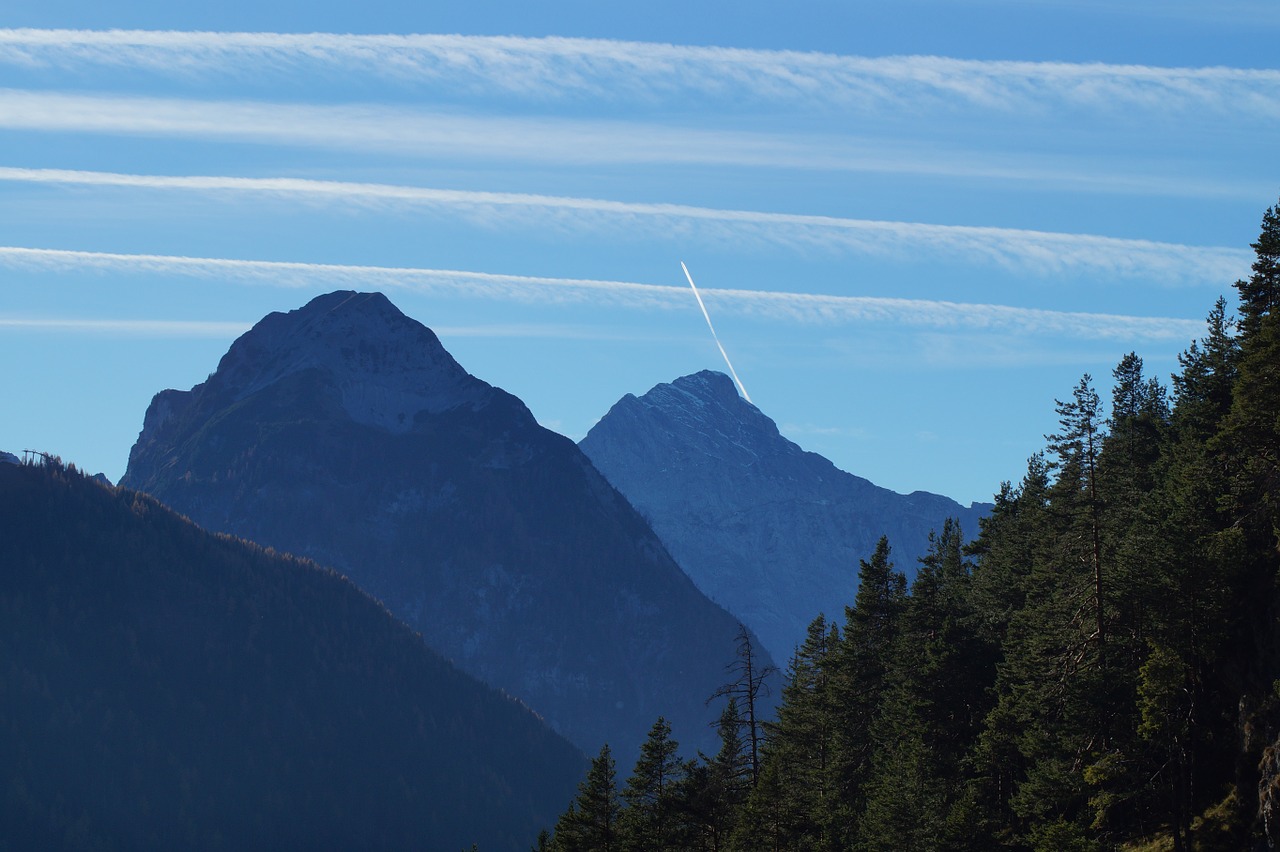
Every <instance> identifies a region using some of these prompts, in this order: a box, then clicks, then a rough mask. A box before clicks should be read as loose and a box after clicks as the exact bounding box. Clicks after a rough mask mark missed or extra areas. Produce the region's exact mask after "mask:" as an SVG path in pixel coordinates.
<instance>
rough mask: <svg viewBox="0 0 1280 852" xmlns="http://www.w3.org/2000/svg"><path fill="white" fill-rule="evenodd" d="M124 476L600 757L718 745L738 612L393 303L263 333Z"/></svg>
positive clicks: (174, 415) (177, 399)
mask: <svg viewBox="0 0 1280 852" xmlns="http://www.w3.org/2000/svg"><path fill="white" fill-rule="evenodd" d="M352 314H356V316H354V317H353V316H351V315H352ZM260 326H261V327H260ZM300 342H301V343H300ZM302 344H305V345H302ZM300 345H301V349H300V348H299V347H300ZM384 347H385V348H387V349H388V350H389V351H390V353H391V354H390V355H387V354H385V353H382V352H381V351H380V350H381V349H382V348H384ZM308 348H310V349H312V350H316V351H308ZM415 351H422V352H424V353H425V355H426V357H427V360H428V361H429V363H428V364H427V365H426V366H425V367H423V368H422V369H421V370H419V369H416V366H417V365H416V363H415V362H414V361H413V359H412V356H413V354H414V353H415ZM401 355H403V356H404V357H405V358H408V359H409V360H408V361H407V362H405V361H402V360H400V356H401ZM368 371H372V373H373V380H374V383H375V384H377V383H378V382H381V384H382V386H383V387H385V388H387V389H388V392H387V393H386V394H382V395H381V396H379V397H378V399H379V400H382V399H388V400H392V401H394V403H395V405H393V406H390V407H388V406H384V405H381V404H379V405H377V406H375V407H374V414H376V415H377V416H376V417H375V416H365V415H368V414H369V411H368V410H367V409H360V410H359V411H357V412H356V414H355V415H353V414H352V412H351V411H350V407H351V406H352V405H354V404H355V402H353V400H357V401H362V400H363V399H364V398H363V397H358V396H357V395H354V394H353V393H351V392H350V391H349V390H347V389H346V388H348V387H349V386H350V385H352V384H353V382H358V380H359V379H360V377H361V376H362V375H364V374H365V373H366V372H368ZM437 377H443V381H444V391H443V392H437V390H438V389H436V388H435V387H434V386H432V385H431V384H430V383H431V382H432V381H434V380H435V379H436V378H437ZM418 382H426V384H425V385H423V384H419V383H418ZM362 421H363V422H362ZM122 482H123V483H125V484H127V485H129V486H131V487H138V488H141V489H142V490H146V491H148V492H149V493H152V494H155V495H156V496H157V497H159V498H160V499H161V500H163V501H164V502H166V503H168V504H169V505H171V506H174V507H175V508H176V509H178V510H179V511H181V512H183V513H185V514H187V515H189V516H191V517H192V518H193V519H195V520H197V522H199V523H201V524H203V525H205V526H207V527H209V528H211V529H215V530H219V531H225V532H230V533H233V534H236V535H239V536H242V537H244V538H248V539H250V540H253V541H257V542H259V543H261V544H264V545H270V546H273V547H276V548H277V549H281V550H286V551H288V552H294V553H299V554H301V555H304V556H307V557H309V558H313V559H316V560H317V561H320V562H322V563H324V564H328V565H333V566H334V567H336V568H338V569H339V570H341V571H342V572H343V573H345V574H347V575H348V576H350V577H352V579H353V580H355V581H356V582H357V583H358V584H359V585H360V586H361V587H362V588H364V589H366V590H367V591H369V592H370V593H372V594H373V595H375V596H376V597H378V598H379V599H380V600H382V601H383V602H384V603H385V604H386V605H387V606H388V607H389V608H390V609H391V610H392V611H393V612H394V613H395V614H396V615H397V616H398V617H400V618H402V619H404V620H405V621H406V622H407V623H409V624H410V625H411V626H412V627H413V628H414V629H415V630H418V631H420V632H421V633H422V635H423V637H424V639H425V640H426V641H427V642H428V644H429V645H431V646H432V647H433V648H435V649H436V650H438V651H440V652H441V653H443V654H445V655H446V656H447V657H449V658H450V659H453V660H454V661H455V662H457V663H458V664H459V665H460V666H462V667H463V668H464V669H465V670H467V671H468V672H470V673H472V674H474V675H475V676H477V677H479V678H480V679H481V680H484V681H485V682H487V683H490V684H492V685H495V686H498V687H501V688H503V689H506V690H507V691H509V692H510V693H511V694H513V695H515V696H517V697H519V698H521V699H522V700H524V701H526V703H528V704H529V705H530V706H531V707H533V708H534V709H535V710H536V711H537V712H539V713H540V714H542V715H543V716H544V717H546V718H547V719H548V721H550V722H551V724H552V725H553V726H554V727H555V728H556V729H557V730H559V731H561V732H562V733H564V734H566V735H567V736H569V738H570V739H571V740H572V741H573V742H575V744H577V745H578V746H579V747H580V748H582V749H583V750H584V751H587V752H588V753H592V752H594V751H596V750H598V748H599V746H600V745H601V744H603V743H604V742H606V741H608V742H610V743H611V745H613V746H614V749H615V752H616V753H619V754H624V753H625V751H626V750H627V749H631V748H634V747H636V746H638V744H639V742H640V740H641V739H642V738H643V736H644V733H645V731H647V730H648V728H649V726H650V725H651V724H652V722H653V719H655V718H657V716H658V715H663V714H665V715H667V716H668V718H670V719H671V720H672V722H673V724H675V725H676V726H677V728H678V730H679V731H680V736H681V739H682V740H685V741H687V742H688V743H689V744H690V745H691V746H694V747H698V746H701V745H707V746H710V745H711V733H710V728H709V727H708V726H707V723H709V722H710V721H713V719H714V712H715V711H714V709H709V708H708V707H706V705H705V699H706V698H707V697H708V696H710V695H711V694H712V692H714V691H715V689H716V688H717V687H718V686H720V685H721V683H722V681H723V680H724V679H725V678H726V675H725V672H724V666H725V665H726V664H728V663H729V662H731V661H732V659H733V654H734V647H735V645H734V636H735V635H736V632H737V624H736V622H735V621H734V619H732V618H731V617H730V616H729V614H728V613H726V612H724V610H723V609H722V608H721V607H719V606H718V605H716V604H713V603H712V602H711V601H709V600H707V599H706V598H705V596H704V595H703V594H702V593H701V592H699V591H698V589H697V588H696V586H695V584H694V583H693V582H692V581H691V580H690V579H689V578H688V577H687V576H685V574H684V573H683V572H682V571H681V570H680V568H679V567H678V566H677V565H676V564H675V563H674V562H673V561H672V560H671V558H670V556H669V555H668V553H667V551H666V548H665V547H664V546H663V545H662V543H661V541H660V540H659V539H658V538H657V537H656V536H655V535H654V534H653V532H652V531H651V530H650V529H649V527H648V524H647V523H646V522H645V521H644V520H643V518H641V517H640V515H639V514H638V513H636V512H635V510H634V509H633V508H632V506H631V505H630V503H628V502H627V501H626V499H625V498H623V497H622V495H620V494H619V493H618V492H617V491H616V490H615V489H614V488H613V486H611V485H610V484H609V483H608V482H607V481H606V480H605V479H604V477H602V476H601V475H600V474H599V472H598V471H597V470H596V469H595V467H594V466H593V465H592V464H591V462H590V461H589V460H588V459H587V458H586V456H584V455H583V454H582V452H581V451H580V450H579V449H578V448H577V446H576V445H575V444H574V443H573V442H572V441H571V440H569V439H568V438H565V437H564V436H561V435H557V434H555V433H553V432H550V431H549V430H546V429H544V428H542V427H541V426H539V425H538V424H537V423H536V421H535V420H534V418H533V416H532V414H531V413H530V412H529V411H528V409H527V407H525V406H524V404H523V403H522V402H521V401H520V400H519V399H518V398H516V397H514V396H512V395H511V394H509V393H507V392H505V391H503V390H501V389H498V388H494V387H492V386H491V385H489V384H487V383H485V382H483V381H481V380H479V379H476V378H474V377H472V376H470V375H469V374H467V373H466V371H465V370H464V369H463V368H462V367H461V366H460V365H457V364H456V362H454V361H453V359H452V357H451V356H448V353H447V352H445V350H444V348H443V347H442V346H439V342H438V339H437V338H436V337H435V335H434V334H431V333H430V332H429V330H427V329H426V327H425V326H422V325H421V324H419V323H417V322H416V321H415V320H412V319H409V318H407V317H404V315H403V314H401V313H400V312H399V311H398V310H397V309H396V308H395V307H394V305H392V304H391V303H390V302H389V301H388V300H386V299H385V297H381V296H376V297H375V296H371V295H368V294H354V293H349V292H338V293H333V294H328V295H326V296H321V297H318V298H317V299H315V300H312V302H310V303H308V304H307V305H306V306H304V307H302V308H300V309H298V310H295V311H291V312H289V313H288V314H273V315H271V316H269V317H267V318H265V319H264V320H263V323H262V324H259V325H255V326H254V328H253V329H251V330H250V331H249V332H246V334H245V335H244V336H242V337H241V338H240V339H238V340H237V341H236V343H234V344H233V345H232V347H231V348H230V350H229V351H228V354H227V355H226V356H224V357H223V358H222V359H221V361H220V364H219V368H218V370H217V371H216V372H215V373H214V374H213V375H211V376H210V377H209V379H208V380H206V381H205V382H203V383H201V384H199V385H197V386H195V387H194V388H192V389H191V390H190V391H164V392H161V393H160V394H157V396H156V397H155V399H154V400H153V402H152V405H151V407H150V408H149V410H148V414H147V416H146V417H145V418H144V428H143V431H142V433H141V434H140V435H139V440H138V442H137V444H135V446H134V449H133V452H131V454H130V461H129V468H128V471H127V472H126V475H125V477H124V479H123V480H122Z"/></svg>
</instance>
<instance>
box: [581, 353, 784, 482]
mask: <svg viewBox="0 0 1280 852" xmlns="http://www.w3.org/2000/svg"><path fill="white" fill-rule="evenodd" d="M624 421H625V422H627V423H630V424H632V425H631V427H630V428H629V429H628V430H627V431H629V432H631V433H633V434H647V435H650V436H652V437H653V438H654V439H655V440H661V441H662V442H663V443H665V444H666V445H667V447H668V449H669V450H672V451H675V452H677V453H680V454H687V455H688V457H689V458H704V459H706V460H707V462H708V463H712V464H724V463H729V464H739V465H753V464H756V463H757V462H758V460H759V458H760V457H761V456H772V455H778V454H782V455H790V454H793V453H800V452H803V451H802V450H801V449H800V448H799V447H797V446H796V445H795V444H793V443H791V442H790V441H788V440H787V439H786V438H784V437H783V436H782V434H781V433H780V432H779V431H778V426H777V424H775V423H774V422H773V421H772V420H771V419H769V417H767V416H766V415H765V414H764V413H763V412H761V411H760V409H758V408H756V407H755V405H753V404H752V403H750V402H747V401H746V400H745V399H743V398H742V397H741V396H739V395H738V390H737V387H736V386H735V385H734V383H733V380H732V379H730V378H729V377H728V376H726V375H725V374H724V373H720V372H716V371H715V370H702V371H701V372H697V373H693V374H691V375H688V376H681V377H680V378H678V379H676V380H674V381H672V382H670V383H663V384H658V385H654V387H653V388H651V389H650V390H649V392H648V393H646V394H644V395H643V396H640V397H636V396H632V395H627V396H626V397H623V398H622V399H621V400H620V401H619V402H618V403H617V404H616V405H614V406H613V408H612V409H611V410H610V411H609V413H608V414H607V415H605V417H604V418H602V419H601V421H600V423H597V424H596V426H595V427H594V428H593V429H592V430H591V432H590V433H588V435H587V437H586V438H584V439H583V444H582V446H583V448H584V449H586V448H588V447H591V446H593V445H594V444H597V443H602V442H608V441H609V440H610V439H608V438H605V437H604V436H603V435H602V434H600V433H602V432H608V431H611V430H612V429H614V428H616V427H617V426H618V425H619V423H620V422H624ZM657 436H662V437H661V438H660V439H659V438H658V437H657ZM587 454H588V455H590V454H591V450H589V449H588V451H587Z"/></svg>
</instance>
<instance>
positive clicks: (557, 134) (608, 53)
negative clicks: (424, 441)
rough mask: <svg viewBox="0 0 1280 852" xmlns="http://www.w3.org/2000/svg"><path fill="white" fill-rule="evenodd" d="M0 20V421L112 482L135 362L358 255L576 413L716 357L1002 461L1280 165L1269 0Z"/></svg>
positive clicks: (812, 396) (429, 8) (859, 448)
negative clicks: (0, 399)
mask: <svg viewBox="0 0 1280 852" xmlns="http://www.w3.org/2000/svg"><path fill="white" fill-rule="evenodd" d="M27 6H28V8H25V9H21V10H14V9H9V10H6V14H5V16H4V19H3V21H0V23H3V24H4V25H5V26H6V27H8V28H7V29H3V30H0V199H2V200H3V203H0V282H3V284H0V293H3V295H4V298H3V300H0V364H2V365H3V368H4V375H5V390H6V392H5V394H4V398H5V400H6V402H5V416H4V417H3V418H0V449H5V450H8V451H19V450H22V449H27V448H32V449H40V450H45V451H49V452H55V453H58V454H60V455H62V456H63V458H64V459H66V460H68V461H73V462H75V463H77V464H78V465H80V466H82V467H84V468H86V469H89V470H91V471H99V470H100V471H103V472H105V473H106V474H107V475H108V476H110V477H111V478H113V479H115V478H118V477H119V476H120V474H121V473H122V472H123V470H124V467H125V464H126V462H127V458H128V452H129V448H130V446H131V445H132V442H133V440H134V439H135V438H136V436H137V433H138V430H139V429H140V428H141V424H142V416H143V413H144V411H145V408H146V405H147V403H148V402H149V400H150V398H151V396H152V394H154V393H155V392H157V391H159V390H161V389H163V388H167V387H178V388H188V387H191V386H192V385H193V384H195V383H197V382H199V381H201V380H203V379H204V378H205V376H206V375H207V374H208V373H210V372H211V371H212V370H213V369H214V368H215V366H216V364H217V360H218V358H219V357H220V356H221V354H222V353H223V352H225V350H226V348H227V347H228V345H229V344H230V342H231V340H233V339H234V337H235V336H236V335H237V334H238V333H240V332H241V331H243V330H244V329H245V328H247V327H248V326H249V325H250V324H252V323H253V322H254V321H256V320H257V319H259V318H260V317H262V316H263V315H264V314H266V313H268V312H270V311H273V310H288V309H291V308H294V307H297V306H299V305H301V304H303V303H304V302H306V301H307V300H308V299H309V298H311V297H312V296H314V295H316V294H319V293H322V292H326V291H328V290H331V289H336V288H339V287H342V288H355V289H362V290H368V289H377V290H382V291H383V292H385V293H387V295H388V296H389V297H390V298H391V299H392V300H393V301H394V302H395V303H396V304H397V305H399V306H400V308H401V309H402V310H403V311H404V312H405V313H407V314H409V315H410V316H412V317H414V318H416V319H418V320H420V321H422V322H424V323H426V324H427V325H429V326H431V327H432V328H433V329H435V330H436V332H437V333H438V334H439V335H440V336H441V338H442V340H443V341H444V343H445V345H446V346H447V347H448V348H449V350H450V351H451V352H453V354H454V355H455V357H457V358H458V360H459V361H460V362H461V363H462V364H463V366H464V367H466V368H467V369H468V370H470V371H471V372H472V373H474V374H476V375H477V376H479V377H481V378H483V379H485V380H486V381H489V382H492V383H493V384H496V385H499V386H501V387H504V388H506V389H507V390H509V391H511V392H513V393H515V394H517V395H518V396H520V397H521V398H522V399H524V400H525V401H526V402H527V403H528V404H529V406H530V408H531V409H532V410H533V412H534V414H535V415H536V416H537V417H538V419H539V420H540V421H541V422H542V423H543V424H545V425H547V426H549V427H550V428H553V429H556V430H557V431H560V432H562V433H564V434H566V435H569V436H570V437H572V438H575V439H577V438H580V437H581V436H582V435H583V434H585V433H586V431H587V430H588V429H589V428H590V427H591V425H592V424H593V423H594V422H595V420H597V419H598V418H599V417H600V416H601V415H603V414H604V412H605V411H607V410H608V408H609V406H610V405H611V404H612V403H613V402H615V401H616V400H617V399H618V398H619V397H621V396H622V395H624V394H626V393H635V394H640V393H643V392H645V391H646V390H648V389H649V388H650V387H651V386H653V385H654V384H656V383H658V382H664V381H670V380H672V379H674V378H676V377H677V376H680V375H684V374H687V373H690V372H694V371H697V370H700V369H704V368H712V369H722V370H723V369H725V368H724V363H723V361H722V360H721V357H720V353H719V351H718V350H717V349H716V346H715V343H714V341H713V340H712V339H711V336H710V334H709V333H708V330H707V327H706V324H705V322H704V320H703V317H702V314H701V312H700V311H699V310H698V306H697V303H696V301H695V300H694V298H693V295H692V293H691V292H690V290H689V288H688V286H687V284H686V283H685V281H684V276H683V273H682V272H681V269H680V261H682V260H683V261H684V262H686V263H687V264H688V267H689V270H690V271H691V273H692V274H693V276H694V279H695V280H696V281H697V283H698V286H699V288H700V289H701V290H702V293H703V297H704V299H705V302H706V305H707V309H708V311H709V312H710V315H711V317H712V319H713V320H714V322H715V325H716V329H717V331H718V332H719V336H720V339H721V341H722V343H723V344H724V347H725V349H726V350H727V352H728V353H729V356H730V357H731V358H732V359H733V363H734V366H735V368H736V370H737V373H738V374H739V376H740V377H741V379H742V382H743V384H744V385H745V387H746V388H747V390H748V392H749V393H750V395H751V398H752V400H753V401H754V402H755V403H756V404H757V405H758V406H759V407H760V408H761V409H762V410H763V411H764V412H765V413H766V414H768V415H769V416H770V417H772V418H773V419H774V420H776V421H777V422H778V424H779V426H780V427H781V428H782V430H783V433H784V434H786V435H787V436H788V437H790V438H792V439H793V440H795V441H796V442H797V443H799V444H800V445H801V446H802V447H805V448H806V449H811V450H814V451H816V452H820V453H822V454H824V455H826V456H827V457H829V458H831V459H832V460H833V461H834V462H835V463H836V464H837V465H839V466H840V467H842V468H844V469H846V470H849V471H851V472H853V473H857V474H859V475H862V476H865V477H867V478H869V479H871V480H872V481H874V482H876V483H878V484H881V485H885V486H887V487H890V488H893V489H895V490H898V491H903V492H907V491H912V490H915V489H924V490H929V491H935V492H939V493H944V494H948V495H950V496H953V497H955V498H957V499H959V500H962V501H965V502H968V501H971V500H985V499H990V497H991V495H992V493H993V492H994V491H995V490H996V489H997V488H998V487H999V483H1000V482H1001V480H1005V479H1011V480H1017V479H1018V478H1019V477H1020V476H1021V474H1022V472H1023V471H1024V469H1025V461H1026V458H1027V457H1028V456H1029V455H1030V454H1031V453H1033V452H1035V451H1037V450H1038V449H1040V448H1041V447H1042V446H1043V443H1044V442H1043V434H1044V433H1045V432H1048V431H1051V430H1052V429H1053V428H1054V427H1055V425H1056V423H1055V416H1054V411H1053V406H1054V399H1055V398H1066V397H1068V396H1069V395H1070V392H1071V389H1072V387H1073V386H1074V385H1075V384H1076V382H1077V381H1078V379H1079V378H1080V376H1081V374H1083V373H1085V372H1088V373H1091V374H1092V375H1093V376H1094V378H1095V382H1096V384H1097V385H1098V386H1099V388H1100V390H1101V391H1102V392H1103V393H1104V396H1105V394H1106V393H1107V390H1108V388H1109V379H1110V371H1111V369H1112V367H1113V366H1114V365H1115V364H1116V363H1117V362H1118V361H1119V360H1120V358H1121V357H1122V356H1123V355H1124V354H1125V353H1127V352H1129V351H1137V352H1138V354H1140V355H1142V356H1143V358H1144V359H1145V360H1146V365H1147V369H1148V372H1149V373H1150V374H1153V375H1157V376H1160V377H1162V378H1163V379H1165V380H1166V381H1167V377H1168V374H1169V373H1170V372H1172V371H1174V370H1175V369H1176V368H1177V361H1176V356H1177V354H1178V353H1179V352H1180V351H1182V350H1183V349H1185V348H1186V346H1187V345H1188V344H1189V343H1190V341H1191V340H1192V339H1193V338H1195V337H1197V336H1199V335H1200V334H1201V333H1202V331H1203V319H1204V317H1205V315H1206V314H1207V313H1208V311H1209V309H1210V307H1211V306H1212V304H1213V301H1214V300H1215V299H1216V298H1217V296H1218V295H1220V294H1227V295H1229V296H1230V295H1231V286H1230V285H1231V282H1232V281H1233V280H1235V278H1237V277H1240V276H1242V275H1245V274H1247V271H1248V264H1249V259H1250V250H1249V248H1248V244H1249V243H1250V242H1251V241H1252V240H1253V239H1255V238H1256V236H1257V232H1258V225H1259V222H1260V219H1261V216H1262V213H1263V211H1264V210H1265V209H1266V208H1267V207H1268V206H1270V205H1272V204H1274V203H1275V202H1276V200H1277V195H1278V194H1280V166H1278V163H1277V160H1276V157H1275V143H1276V138H1277V136H1276V131H1277V127H1278V126H1280V64H1278V63H1277V62H1276V60H1275V55H1276V53H1275V48H1274V45H1275V44H1276V39H1277V37H1278V36H1280V7H1277V6H1276V4H1275V3H1273V2H1270V0H1258V2H1217V3H1208V2H1204V3H1183V2H1177V0H1172V2H1168V0H1166V2H1154V0H1151V2H1110V3H1103V2H1093V1H1092V0H1076V2H1038V3H1031V2H1022V3H1017V2H1006V0H987V2H962V1H961V2H957V0H947V2H926V0H905V2H896V3H876V4H870V3H855V2H809V3H796V4H788V5H786V6H784V5H783V4H778V3H757V2H736V3H721V2H704V3H698V4H689V3H671V2H652V3H646V4H622V3H607V4H606V3H597V2H573V3H571V2H559V3H537V4H531V3H499V2H476V3H467V4H461V3H458V4H447V5H446V4H431V3H426V4H391V3H376V2H375V3H371V4H359V8H358V9H357V6H356V4H349V3H343V4H337V3H314V2H313V3H306V4H303V3H263V2H258V3H236V2H233V3H220V4H204V6H203V7H202V8H187V6H188V4H174V3H159V2H155V3H143V2H120V3H110V4H103V3H93V4H90V3H72V2H56V0H55V1H54V2H46V3H43V4H27Z"/></svg>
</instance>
